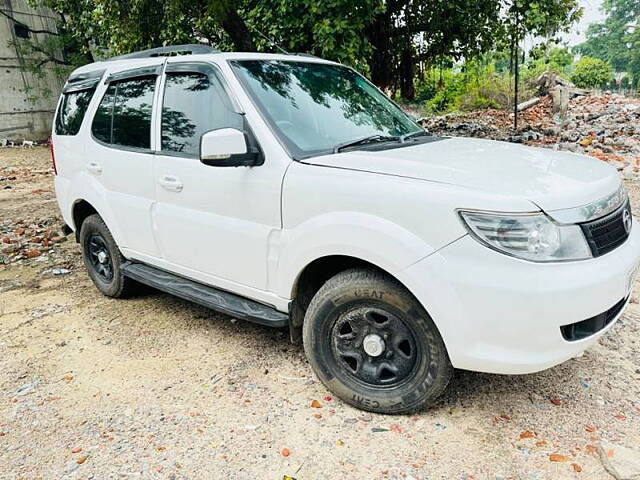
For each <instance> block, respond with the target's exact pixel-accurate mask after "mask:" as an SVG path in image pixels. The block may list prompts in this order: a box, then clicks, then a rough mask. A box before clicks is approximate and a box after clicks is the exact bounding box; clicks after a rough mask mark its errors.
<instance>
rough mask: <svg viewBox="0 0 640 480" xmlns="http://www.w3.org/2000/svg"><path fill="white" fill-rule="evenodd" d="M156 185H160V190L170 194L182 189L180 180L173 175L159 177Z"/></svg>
mask: <svg viewBox="0 0 640 480" xmlns="http://www.w3.org/2000/svg"><path fill="white" fill-rule="evenodd" d="M158 183H160V186H161V187H162V188H164V189H165V190H168V191H170V192H181V191H182V187H183V185H182V182H181V181H180V179H179V178H178V177H175V176H173V175H163V176H162V177H160V180H159V181H158Z"/></svg>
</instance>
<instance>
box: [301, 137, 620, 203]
mask: <svg viewBox="0 0 640 480" xmlns="http://www.w3.org/2000/svg"><path fill="white" fill-rule="evenodd" d="M304 162H305V163H310V164H313V165H324V166H328V167H334V168H346V169H351V170H360V171H366V172H373V173H381V174H386V175H396V176H402V177H409V178H416V179H421V180H428V181H432V182H439V183H447V184H451V185H458V186H461V187H467V188H473V189H478V190H483V191H486V192H491V193H495V194H499V195H506V196H513V197H518V198H522V199H526V200H529V201H532V202H534V203H535V204H536V205H538V206H539V207H540V208H542V209H543V210H545V211H553V210H559V209H565V208H574V207H579V206H582V205H586V204H589V203H591V202H593V201H595V200H599V199H601V198H603V197H605V196H606V195H609V194H611V193H612V192H614V191H615V190H616V189H617V188H618V187H619V185H620V176H619V175H618V172H617V171H616V170H615V168H613V167H611V166H610V165H607V164H606V163H604V162H602V161H600V160H598V159H595V158H592V157H586V156H582V155H576V154H573V153H567V152H559V151H555V150H550V149H546V148H533V147H527V146H524V145H518V144H514V143H507V142H497V141H494V140H481V139H476V138H447V139H443V140H442V141H436V142H429V143H423V144H418V145H415V146H411V147H403V148H393V149H389V150H383V151H366V150H356V151H350V152H343V153H338V154H334V155H324V156H319V157H313V158H309V159H306V160H304Z"/></svg>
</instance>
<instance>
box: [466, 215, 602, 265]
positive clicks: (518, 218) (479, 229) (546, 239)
mask: <svg viewBox="0 0 640 480" xmlns="http://www.w3.org/2000/svg"><path fill="white" fill-rule="evenodd" d="M459 213H460V217H461V218H462V220H463V222H464V224H465V225H466V227H467V229H468V230H469V231H470V232H471V235H472V236H473V237H474V238H475V239H476V240H478V241H479V242H481V243H483V244H484V245H486V246H488V247H489V248H492V249H494V250H498V251H500V252H502V253H506V254H507V255H511V256H514V257H518V258H523V259H525V260H531V261H533V262H558V261H563V260H583V259H585V258H591V256H592V255H591V250H590V249H589V246H588V245H587V241H586V240H585V238H584V235H583V233H582V230H581V229H580V227H579V226H578V225H559V224H556V223H554V222H553V221H552V220H550V219H549V217H547V216H546V215H545V214H543V213H534V214H499V213H484V212H482V213H481V212H472V211H460V212H459Z"/></svg>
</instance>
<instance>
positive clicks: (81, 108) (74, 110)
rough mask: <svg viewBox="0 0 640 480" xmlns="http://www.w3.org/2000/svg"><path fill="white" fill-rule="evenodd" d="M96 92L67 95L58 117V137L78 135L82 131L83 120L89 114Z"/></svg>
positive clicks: (89, 91)
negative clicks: (92, 98)
mask: <svg viewBox="0 0 640 480" xmlns="http://www.w3.org/2000/svg"><path fill="white" fill-rule="evenodd" d="M94 91H95V90H94V89H91V90H82V91H80V92H71V93H65V94H64V95H63V96H62V103H61V104H60V108H59V109H58V116H57V117H56V133H57V134H58V135H76V134H77V133H78V132H79V131H80V125H82V119H83V118H84V114H85V113H86V112H87V108H88V107H89V103H90V102H91V97H93V92H94Z"/></svg>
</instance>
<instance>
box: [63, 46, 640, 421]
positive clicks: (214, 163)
mask: <svg viewBox="0 0 640 480" xmlns="http://www.w3.org/2000/svg"><path fill="white" fill-rule="evenodd" d="M52 145H53V147H52V154H53V157H54V167H55V168H56V173H57V175H56V178H55V186H56V193H57V198H58V202H59V205H60V209H61V210H62V214H63V216H64V219H65V221H66V222H67V223H68V225H69V226H70V227H71V228H72V229H73V230H74V231H75V232H76V238H77V240H78V241H79V242H80V244H81V247H82V251H83V254H84V260H85V263H86V266H87V268H88V271H89V275H90V276H91V278H92V280H93V282H94V283H95V285H96V286H97V287H98V289H99V290H100V291H101V292H102V293H104V294H105V295H108V296H112V297H120V296H124V295H128V294H130V293H131V292H132V290H133V289H134V287H135V286H136V284H137V283H138V282H139V283H143V284H147V285H151V286H153V287H156V288H158V289H160V290H164V291H167V292H170V293H172V294H175V295H177V296H180V297H182V298H186V299H189V300H192V301H194V302H197V303H199V304H202V305H205V306H207V307H210V308H212V309H216V310H219V311H222V312H226V313H229V314H231V315H234V316H237V317H240V318H244V319H246V320H250V321H255V322H258V323H260V324H263V325H270V326H274V327H285V326H286V327H288V328H289V329H290V332H291V338H292V340H294V341H295V340H300V339H302V340H303V341H304V347H305V350H306V353H307V356H308V358H309V362H310V363H311V366H312V367H313V370H314V371H315V373H316V374H317V376H318V377H319V379H320V380H321V381H322V382H323V383H324V384H325V385H326V386H327V388H329V389H330V390H331V391H332V392H334V393H335V394H336V395H338V396H339V397H340V398H342V399H343V400H345V401H346V402H348V403H351V404H353V405H355V406H358V407H360V408H363V409H366V410H371V411H375V412H386V413H403V412H410V411H414V410H416V409H419V408H421V407H424V406H425V405H429V404H430V403H433V401H434V400H435V399H436V398H437V396H438V395H439V394H440V393H442V392H443V390H444V389H445V387H446V386H447V383H448V382H449V380H450V378H451V375H452V373H453V369H454V368H461V369H469V370H477V371H482V372H493V373H507V374H520V373H528V372H536V371H539V370H542V369H545V368H548V367H551V366H553V365H556V364H558V363H560V362H563V361H565V360H567V359H569V358H571V357H574V356H576V355H578V354H580V353H581V352H582V351H583V350H584V349H585V348H587V347H588V346H589V345H591V344H593V343H594V342H596V341H597V339H598V338H599V337H600V336H601V335H602V334H603V333H604V332H606V331H607V330H609V329H610V328H611V326H612V325H613V324H614V323H615V321H616V320H617V319H618V318H619V317H620V315H621V313H622V311H623V309H624V307H625V305H626V303H627V302H628V300H629V296H630V290H631V285H632V282H633V278H634V275H635V272H636V269H637V265H638V258H639V256H640V230H638V228H637V227H634V228H632V224H633V223H634V222H633V220H632V219H631V214H630V206H629V200H628V197H627V194H626V192H625V190H624V188H623V186H622V184H621V180H620V178H619V176H618V174H617V172H616V170H615V169H614V168H612V167H610V166H608V165H607V164H605V163H603V162H600V161H598V160H596V159H593V158H588V157H583V156H578V155H574V154H570V153H561V152H555V151H551V150H544V149H535V148H528V147H524V146H519V145H514V144H509V143H500V142H494V141H486V140H477V139H467V138H438V137H435V136H433V135H431V134H429V133H428V132H425V131H424V130H423V129H421V128H420V127H419V126H418V125H417V124H416V123H415V122H414V121H413V120H412V119H411V118H410V117H408V116H407V115H406V114H404V113H403V112H402V111H401V110H400V109H399V108H398V107H397V106H396V105H395V104H394V103H393V102H391V101H390V100H389V99H388V98H387V97H386V96H385V95H384V94H382V93H381V92H380V91H379V90H378V89H377V88H376V87H374V86H373V85H372V84H371V83H370V82H368V81H367V80H366V79H365V78H363V77H362V76H360V75H359V74H357V73H356V72H354V71H353V70H351V69H349V68H347V67H344V66H342V65H339V64H337V63H333V62H329V61H325V60H321V59H318V58H314V57H309V56H302V55H270V54H256V53H221V52H218V51H215V50H212V49H210V48H208V47H204V46H189V45H186V46H185V45H183V46H176V47H167V48H160V49H153V50H148V51H144V52H139V53H135V54H131V55H126V56H123V57H117V58H114V59H111V60H107V61H103V62H99V63H94V64H91V65H87V66H84V67H82V68H79V69H78V70H76V71H75V72H74V73H73V74H72V75H71V77H70V78H69V80H68V82H67V84H66V86H65V87H64V91H63V94H62V97H61V99H60V102H59V106H58V109H57V114H56V119H55V125H54V132H53V135H52Z"/></svg>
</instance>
